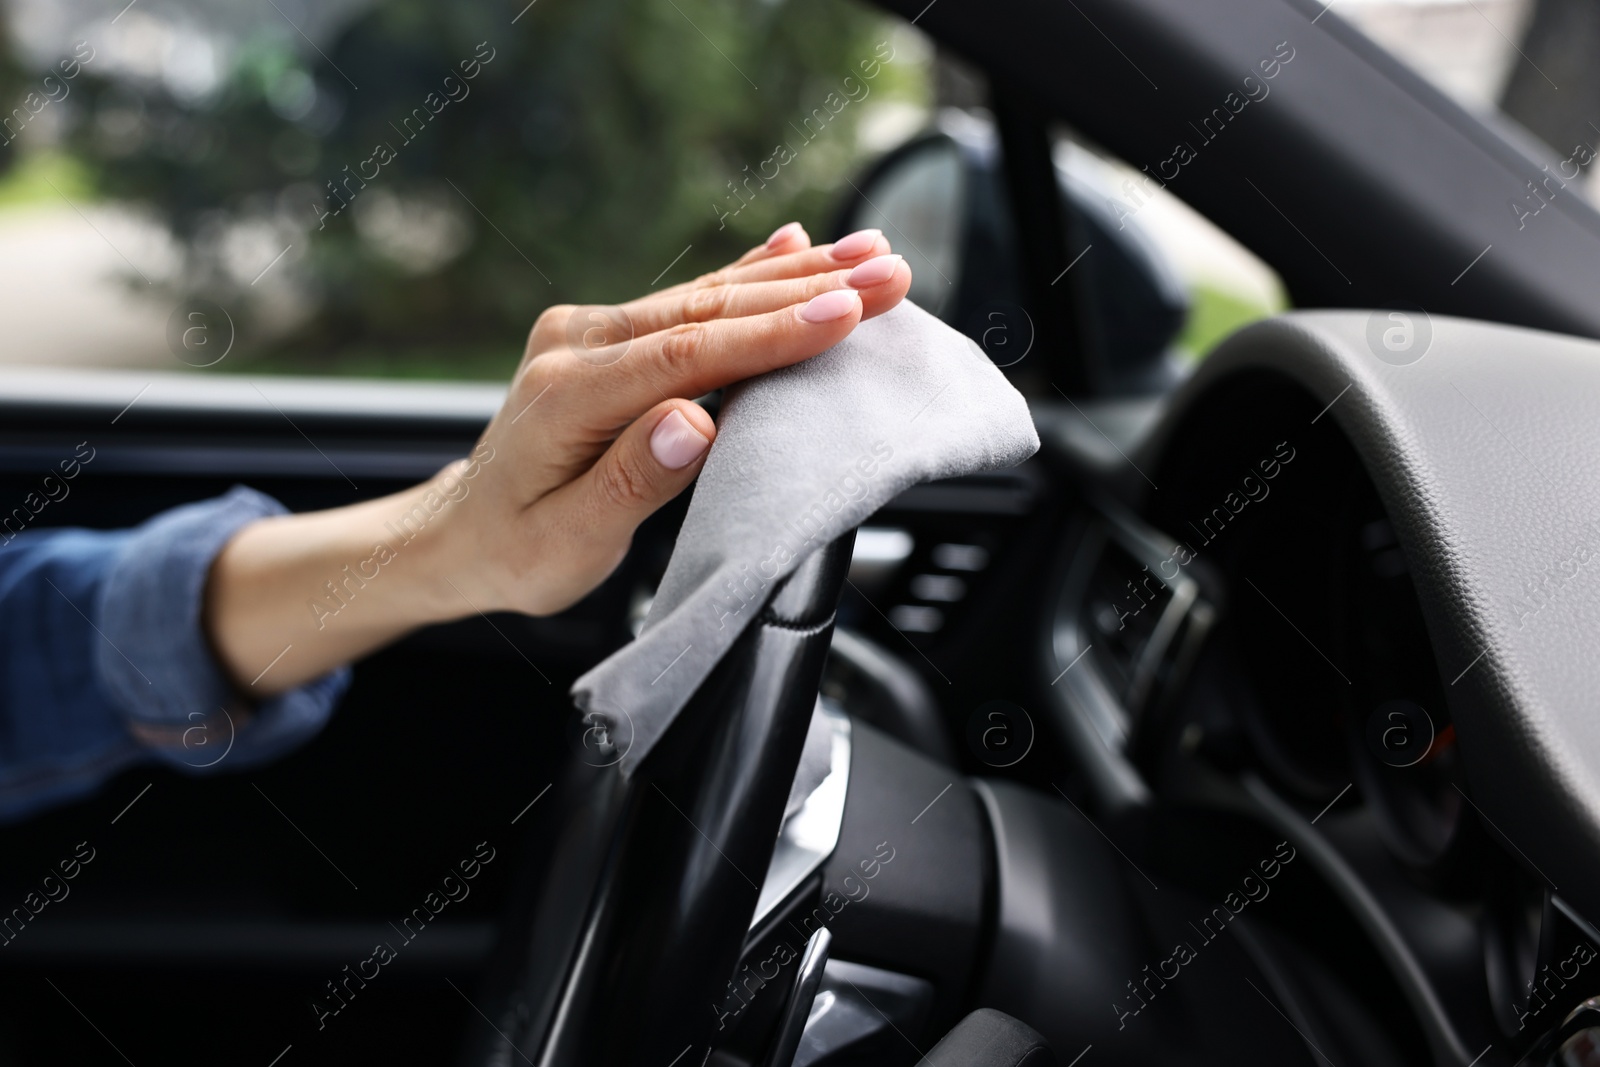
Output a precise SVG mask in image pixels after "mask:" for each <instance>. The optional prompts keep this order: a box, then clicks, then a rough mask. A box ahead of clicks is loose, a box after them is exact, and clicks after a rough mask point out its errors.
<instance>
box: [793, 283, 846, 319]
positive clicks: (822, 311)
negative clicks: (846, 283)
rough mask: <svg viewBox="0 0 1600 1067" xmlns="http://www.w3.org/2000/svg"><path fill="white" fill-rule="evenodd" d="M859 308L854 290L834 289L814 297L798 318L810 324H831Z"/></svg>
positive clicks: (802, 309)
mask: <svg viewBox="0 0 1600 1067" xmlns="http://www.w3.org/2000/svg"><path fill="white" fill-rule="evenodd" d="M860 306H861V297H860V296H859V295H858V294H857V293H856V291H855V290H854V289H834V290H831V291H829V292H826V293H823V294H822V295H821V296H814V297H812V298H811V302H810V303H808V304H807V305H806V306H805V307H803V308H801V309H800V317H801V318H802V319H804V320H805V321H807V322H810V323H819V322H832V321H833V320H834V319H842V318H844V317H845V316H846V315H848V314H850V312H852V311H854V310H856V309H857V308H859V307H860Z"/></svg>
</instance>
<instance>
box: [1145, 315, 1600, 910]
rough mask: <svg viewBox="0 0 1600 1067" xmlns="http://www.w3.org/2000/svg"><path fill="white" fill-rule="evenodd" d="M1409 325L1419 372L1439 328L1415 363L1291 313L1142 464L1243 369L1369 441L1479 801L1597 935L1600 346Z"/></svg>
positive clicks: (1206, 390)
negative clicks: (1270, 379)
mask: <svg viewBox="0 0 1600 1067" xmlns="http://www.w3.org/2000/svg"><path fill="white" fill-rule="evenodd" d="M1410 314H1411V317H1412V320H1413V322H1412V326H1413V327H1414V329H1415V330H1416V333H1415V335H1414V342H1415V344H1416V345H1417V347H1416V348H1413V349H1412V350H1411V352H1410V353H1409V354H1407V356H1406V357H1405V358H1409V356H1412V355H1415V352H1416V351H1417V350H1419V349H1421V348H1422V347H1423V343H1422V342H1423V331H1424V329H1426V330H1427V331H1428V332H1429V333H1431V338H1430V339H1429V340H1428V341H1427V343H1426V346H1425V351H1424V354H1423V355H1422V357H1421V358H1419V359H1416V360H1415V361H1413V362H1409V363H1405V364H1404V365H1400V363H1399V358H1401V357H1397V356H1396V354H1395V353H1393V352H1390V351H1388V350H1387V349H1386V347H1385V346H1384V344H1383V340H1382V338H1383V331H1384V330H1386V329H1389V328H1391V327H1393V326H1396V325H1397V324H1400V322H1401V320H1390V319H1389V318H1388V312H1386V311H1380V312H1374V313H1370V314H1369V313H1368V312H1364V311H1362V312H1303V313H1291V314H1288V315H1284V316H1280V317H1278V318H1276V319H1272V320H1268V321H1266V322H1262V323H1258V324H1256V325H1254V326H1251V327H1248V328H1246V329H1244V330H1242V331H1240V332H1239V333H1238V334H1236V335H1234V336H1233V337H1232V338H1230V339H1229V340H1228V341H1226V342H1224V343H1223V345H1222V346H1220V347H1219V348H1218V349H1217V350H1216V351H1215V352H1214V353H1212V354H1211V355H1210V356H1209V357H1208V358H1207V359H1206V361H1205V363H1204V364H1202V366H1201V368H1200V369H1199V370H1198V371H1197V372H1196V374H1195V375H1194V376H1193V377H1192V378H1191V379H1190V380H1189V381H1188V382H1187V383H1186V384H1185V385H1184V387H1183V388H1182V389H1181V390H1180V392H1179V393H1178V394H1177V396H1175V397H1174V399H1173V402H1172V404H1171V405H1170V406H1169V408H1168V409H1167V411H1166V412H1165V413H1164V415H1163V417H1162V419H1161V420H1160V422H1159V423H1158V424H1157V425H1156V426H1155V427H1154V428H1153V429H1152V431H1151V433H1150V434H1149V435H1148V436H1147V437H1146V438H1145V440H1144V441H1143V443H1142V444H1141V446H1140V451H1139V452H1138V453H1136V457H1137V458H1138V461H1139V463H1140V465H1141V466H1145V465H1146V464H1147V463H1149V464H1156V463H1157V462H1158V461H1159V459H1160V457H1161V455H1162V452H1163V449H1164V448H1165V447H1168V446H1171V447H1177V446H1178V444H1179V442H1178V441H1177V440H1176V439H1175V438H1174V434H1175V432H1176V431H1177V430H1178V428H1179V427H1180V426H1181V423H1182V421H1183V419H1184V416H1185V413H1186V412H1190V411H1193V410H1195V409H1196V407H1197V405H1204V404H1205V403H1206V402H1207V398H1208V397H1209V396H1211V395H1212V394H1213V393H1214V392H1215V391H1216V390H1218V388H1219V387H1220V386H1224V385H1225V384H1226V383H1227V382H1228V381H1229V380H1230V379H1236V378H1237V376H1239V375H1241V374H1249V373H1251V372H1255V373H1257V374H1259V373H1262V372H1265V373H1266V374H1268V375H1275V376H1279V377H1281V379H1282V381H1283V385H1284V386H1285V388H1286V389H1288V390H1299V391H1302V392H1305V393H1308V394H1310V396H1311V397H1312V398H1313V399H1314V400H1315V406H1314V407H1313V408H1312V409H1311V410H1314V411H1315V410H1319V409H1320V410H1321V411H1322V414H1320V415H1318V416H1317V417H1318V418H1327V419H1332V420H1334V421H1335V422H1336V423H1337V424H1338V426H1339V427H1340V429H1341V430H1342V432H1343V433H1344V434H1345V435H1346V436H1347V437H1348V439H1349V440H1350V442H1351V444H1352V445H1353V446H1354V448H1355V450H1356V453H1357V454H1358V455H1359V457H1360V459H1361V461H1362V463H1363V465H1364V466H1365V468H1366V471H1367V474H1368V475H1369V477H1370V478H1371V479H1372V481H1373V483H1374V485H1375V487H1376V489H1377V491H1378V494H1379V497H1380V498H1381V500H1382V501H1383V504H1384V507H1385V509H1386V510H1387V512H1388V514H1389V518H1390V520H1391V522H1392V523H1393V525H1394V527H1395V529H1396V531H1397V533H1398V536H1399V539H1400V543H1401V547H1402V549H1403V550H1404V552H1405V555H1406V557H1407V561H1408V564H1409V568H1410V571H1411V574H1412V576H1413V580H1414V581H1415V583H1416V586H1417V593H1418V596H1419V598H1420V600H1421V603H1422V607H1423V611H1424V614H1425V615H1426V619H1427V624H1428V628H1429V633H1430V636H1431V639H1432V642H1433V645H1434V649H1435V654H1436V658H1437V660H1438V663H1439V670H1440V674H1441V676H1442V684H1443V686H1444V688H1445V691H1446V694H1447V699H1448V701H1449V705H1450V713H1451V716H1452V719H1453V721H1454V723H1455V725H1456V729H1457V734H1458V737H1459V739H1460V743H1461V749H1462V752H1463V756H1464V759H1465V764H1466V768H1467V775H1468V781H1469V783H1470V792H1471V798H1470V799H1471V800H1472V801H1473V802H1474V803H1475V805H1476V806H1477V808H1478V809H1479V811H1480V812H1481V813H1482V815H1484V816H1485V817H1486V819H1487V822H1488V827H1487V828H1488V829H1489V830H1490V831H1491V833H1495V832H1497V833H1498V835H1499V836H1500V837H1502V838H1503V839H1504V840H1505V841H1506V842H1507V843H1508V844H1509V846H1510V847H1511V849H1512V850H1513V851H1514V852H1517V853H1520V854H1521V855H1522V856H1523V857H1524V859H1525V860H1526V861H1527V862H1528V863H1529V865H1531V866H1532V867H1533V868H1535V869H1536V871H1537V872H1538V873H1541V874H1542V875H1543V876H1544V877H1545V878H1546V880H1547V881H1551V882H1553V885H1554V888H1555V889H1556V890H1557V891H1558V892H1559V893H1560V894H1561V895H1562V896H1563V897H1564V898H1565V899H1567V900H1568V901H1570V902H1571V903H1572V904H1574V905H1575V906H1576V907H1577V908H1578V910H1580V911H1581V912H1582V913H1584V915H1585V916H1586V917H1588V918H1589V919H1590V921H1591V922H1592V921H1594V920H1595V919H1596V918H1597V917H1600V527H1597V526H1596V523H1595V520H1596V518H1597V517H1600V343H1595V342H1592V341H1586V340H1579V339H1575V338H1570V337H1565V336H1560V335H1556V334H1551V333H1544V332H1539V331H1533V330H1525V329H1516V328H1511V327H1504V326H1498V325H1490V324H1486V323H1479V322H1472V321H1468V320H1463V319H1453V318H1442V317H1435V318H1433V319H1432V320H1431V322H1429V321H1428V320H1427V319H1426V316H1423V315H1421V314H1420V313H1416V312H1412V313H1410ZM1369 337H1371V338H1372V340H1371V341H1370V342H1369ZM1379 353H1382V354H1383V356H1384V358H1380V356H1379ZM1184 445H1185V446H1186V447H1194V446H1193V444H1192V443H1188V442H1184ZM1146 469H1149V468H1148V467H1147V468H1146ZM1135 482H1137V477H1136V476H1135V477H1134V478H1133V479H1131V480H1130V481H1129V482H1128V483H1126V484H1128V485H1130V486H1131V485H1133V484H1134V483H1135ZM1138 488H1139V489H1140V491H1142V492H1143V493H1145V494H1148V493H1149V492H1151V490H1150V488H1149V487H1148V486H1144V485H1142V484H1139V486H1138ZM1307 564H1308V565H1310V566H1315V561H1314V560H1309V561H1307Z"/></svg>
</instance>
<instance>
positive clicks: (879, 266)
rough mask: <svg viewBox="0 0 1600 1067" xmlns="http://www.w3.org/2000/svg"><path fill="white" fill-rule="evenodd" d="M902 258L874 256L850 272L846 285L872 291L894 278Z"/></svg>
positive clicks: (845, 281)
mask: <svg viewBox="0 0 1600 1067" xmlns="http://www.w3.org/2000/svg"><path fill="white" fill-rule="evenodd" d="M903 258H904V257H902V256H874V257H873V258H871V259H869V260H867V261H866V262H865V263H863V264H861V266H859V267H857V268H856V269H855V270H853V271H851V272H850V276H849V277H848V278H846V279H845V280H844V283H845V284H846V285H848V286H850V287H851V288H854V289H871V288H872V287H873V286H874V285H882V284H883V283H884V282H886V281H888V280H889V279H890V278H893V277H894V272H895V271H896V270H898V269H899V268H900V261H901V259H903Z"/></svg>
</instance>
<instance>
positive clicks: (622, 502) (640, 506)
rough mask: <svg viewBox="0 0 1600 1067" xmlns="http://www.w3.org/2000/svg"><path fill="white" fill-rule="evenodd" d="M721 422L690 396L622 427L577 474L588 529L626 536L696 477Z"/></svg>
mask: <svg viewBox="0 0 1600 1067" xmlns="http://www.w3.org/2000/svg"><path fill="white" fill-rule="evenodd" d="M716 436H717V427H716V424H715V423H714V422H712V421H711V416H710V415H708V414H706V412H705V409H704V408H702V407H700V406H699V405H698V404H695V403H693V402H692V401H688V400H665V401H662V402H661V403H660V404H657V405H656V406H655V407H653V408H651V409H650V410H649V411H647V412H645V413H644V414H643V415H641V416H640V417H639V418H637V419H635V420H634V421H633V423H632V424H631V425H630V426H629V427H628V428H627V429H626V430H623V431H622V435H621V436H620V437H618V438H617V439H616V440H615V441H613V442H612V444H611V447H610V448H608V449H606V451H605V453H604V454H603V455H602V456H601V457H600V458H599V460H597V461H596V462H595V464H594V466H592V467H590V468H589V469H588V470H587V471H585V472H584V473H583V474H582V475H580V476H579V477H578V480H577V484H575V485H573V486H572V489H573V490H574V492H573V493H572V496H573V503H574V504H575V505H576V506H577V508H578V510H579V511H580V512H581V521H582V525H583V527H584V528H587V529H589V530H591V531H593V532H594V533H595V534H598V535H599V537H600V538H601V539H602V540H610V539H611V537H612V536H615V537H618V538H619V539H621V540H623V541H626V540H627V539H628V538H630V537H632V536H633V531H634V529H635V528H636V527H637V526H638V525H639V524H640V523H641V522H643V521H644V520H645V519H647V518H648V517H649V516H650V515H651V514H652V513H653V512H655V510H656V509H657V508H659V507H661V505H663V504H665V503H666V502H667V501H669V500H671V499H672V498H673V497H675V496H677V495H678V494H679V493H681V492H683V490H684V489H685V488H686V487H687V486H688V485H689V483H690V482H692V481H694V479H695V475H697V474H699V473H700V467H701V464H702V462H703V461H704V459H705V455H706V452H707V451H708V450H709V449H710V447H711V442H712V440H713V439H714V438H715V437H716Z"/></svg>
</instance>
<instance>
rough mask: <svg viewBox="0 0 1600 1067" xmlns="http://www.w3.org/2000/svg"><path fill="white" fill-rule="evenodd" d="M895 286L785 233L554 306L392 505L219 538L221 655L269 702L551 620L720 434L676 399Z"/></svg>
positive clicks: (742, 372) (600, 574) (876, 271)
mask: <svg viewBox="0 0 1600 1067" xmlns="http://www.w3.org/2000/svg"><path fill="white" fill-rule="evenodd" d="M910 284H911V271H910V269H909V268H908V267H907V266H906V265H905V264H904V262H903V261H902V260H901V259H900V257H898V256H893V255H890V254H889V243H888V242H887V241H886V240H885V239H884V238H883V236H882V234H881V233H879V232H878V231H876V230H863V231H861V232H859V233H855V234H851V235H850V236H849V237H845V238H843V239H841V240H840V241H839V242H838V243H836V244H834V245H824V246H819V247H815V248H813V247H811V244H810V240H809V238H807V236H806V234H805V231H804V230H802V229H801V228H800V226H799V225H798V224H796V223H790V224H789V225H787V226H784V227H781V228H780V229H779V230H778V231H777V232H776V233H774V234H773V235H772V237H771V238H770V239H769V240H768V241H767V243H766V244H765V245H763V246H761V247H759V248H756V249H752V250H751V251H750V252H748V253H746V254H745V255H744V256H743V257H741V258H740V259H739V260H738V261H737V262H735V263H733V264H731V265H729V266H727V267H724V268H723V269H722V270H720V271H716V272H714V273H712V274H708V275H706V276H704V277H701V278H697V279H695V280H694V281H692V282H686V283H684V284H682V285H678V286H674V287H673V288H671V289H667V290H664V291H663V292H661V293H657V294H652V295H650V296H646V297H642V298H640V299H638V300H634V301H631V302H630V303H627V304H623V305H621V306H620V307H606V308H598V307H572V306H569V305H563V306H559V307H553V308H550V309H549V310H548V311H546V312H545V313H544V314H543V315H541V316H540V317H539V321H538V322H537V323H536V324H535V325H534V328H533V331H532V333H531V334H530V335H529V338H528V345H527V350H526V352H525V353H524V355H523V358H522V362H521V364H520V365H519V366H518V368H517V372H516V375H515V377H514V378H513V379H512V382H511V388H510V390H509V393H508V395H507V398H506V402H505V404H504V406H503V407H502V408H501V409H500V411H499V413H498V414H497V415H496V416H495V417H494V419H493V420H492V421H491V422H490V424H489V427H488V429H487V430H485V431H484V434H483V436H482V438H481V439H480V440H479V443H478V446H477V448H475V449H474V450H473V453H472V455H471V456H470V457H468V458H467V459H464V460H460V461H458V462H456V463H453V464H451V465H450V466H449V467H446V468H445V469H444V470H443V471H441V472H440V473H439V474H438V475H436V476H435V477H433V478H432V479H429V481H427V482H425V483H423V484H422V485H420V486H417V487H415V488H414V489H411V490H407V491H406V492H403V493H398V494H396V495H394V496H392V497H385V498H382V499H379V500H372V501H367V502H364V503H361V504H356V505H352V506H350V507H347V508H338V509H334V510H332V511H326V512H313V513H308V514H302V515H294V516H285V517H282V518H275V519H266V520H262V521H260V522H257V523H254V524H252V525H250V526H247V527H245V528H244V529H243V530H241V531H240V532H239V534H238V535H236V536H235V537H234V538H233V540H232V541H230V542H229V544H228V545H227V547H226V548H224V549H223V551H222V553H221V554H220V555H219V556H218V558H217V562H216V564H215V566H214V567H213V570H212V575H211V579H210V582H209V583H208V586H207V593H206V618H207V627H208V630H209V633H210V635H211V638H212V643H213V645H214V647H215V648H216V650H217V652H218V654H219V657H220V658H221V660H222V661H223V663H224V664H225V665H226V666H227V668H228V670H229V671H230V673H231V674H232V675H233V677H234V678H235V679H236V680H237V681H238V682H239V683H240V684H241V685H243V686H245V687H246V688H247V689H248V691H249V692H251V693H252V694H257V695H260V696H267V695H271V694H272V693H276V692H281V691H283V690H286V689H289V688H292V687H294V686H296V685H299V684H302V683H304V682H306V681H309V680H310V679H312V678H315V677H318V676H319V675H321V674H323V673H326V672H327V671H328V670H329V669H331V668H332V667H335V666H337V665H339V664H341V663H344V662H347V661H349V660H351V659H354V658H355V657H357V656H360V655H362V654H364V653H366V652H368V651H371V650H372V649H374V648H376V647H378V646H380V645H382V644H385V643H387V642H388V641H391V640H393V639H394V638H395V637H398V636H399V635H400V634H402V633H404V632H406V631H408V630H410V629H413V628H415V627H417V626H420V625H423V624H426V623H429V622H438V621H444V620H447V619H453V618H460V617H463V616H466V615H471V614H474V613H476V612H488V611H500V610H513V611H521V612H526V613H528V614H536V615H538V614H548V613H551V612H556V611H560V610H562V609H563V608H565V607H567V606H569V605H571V604H572V603H574V602H575V601H577V600H579V599H581V598H582V597H583V596H584V595H585V594H586V593H588V592H589V591H590V590H592V589H593V588H594V587H595V586H597V585H599V584H600V582H601V581H603V580H604V579H605V578H606V576H607V575H609V574H610V573H611V572H612V571H613V570H614V569H615V568H616V566H617V564H618V563H619V562H621V560H622V558H623V556H624V555H625V554H626V553H627V550H628V545H629V543H630V541H631V539H632V536H633V532H634V530H635V529H636V528H637V527H638V525H639V523H640V522H642V521H643V520H644V519H645V518H646V517H648V516H649V515H650V514H651V513H652V512H654V511H655V510H656V509H657V508H659V507H660V506H661V505H662V504H664V503H666V502H667V501H668V500H671V499H672V498H673V497H674V496H676V495H677V494H678V493H680V492H682V491H683V489H684V488H685V487H686V486H688V485H689V484H690V482H692V481H693V480H694V477H695V475H696V474H697V473H698V472H699V469H700V464H701V462H702V461H703V459H704V457H705V453H706V450H707V449H708V448H709V447H710V445H711V441H712V440H713V439H714V438H715V436H716V426H715V425H714V423H713V422H712V419H711V416H710V415H708V414H707V413H706V412H705V410H704V409H703V408H701V407H700V406H699V405H698V404H696V403H694V401H693V399H692V398H694V397H698V396H702V395H704V394H706V393H709V392H711V391H712V390H714V389H718V388H720V387H722V386H724V385H729V384H731V383H733V382H736V381H739V380H741V379H744V378H748V377H751V376H753V375H756V374H760V373H762V372H764V371H768V370H772V369H774V368H777V367H782V366H787V365H789V364H791V363H797V362H799V361H801V360H804V359H807V358H809V357H811V356H814V355H816V354H817V353H819V352H822V351H824V350H825V349H827V348H829V347H831V346H832V345H834V344H836V343H837V342H838V341H840V340H841V339H843V338H844V337H845V336H846V335H847V334H849V332H850V331H851V330H852V329H854V328H855V326H856V324H857V323H858V322H860V321H861V320H862V319H863V318H869V317H871V316H873V315H877V314H881V313H882V312H884V311H887V310H888V309H889V308H891V307H893V306H894V305H895V304H897V303H899V302H900V300H901V299H903V298H904V297H905V295H906V291H907V290H908V289H909V288H910ZM286 645H287V646H289V648H288V651H287V652H285V651H284V648H285V646H286ZM280 655H281V660H280V661H279V662H277V663H275V664H273V666H272V668H271V670H270V671H268V672H267V673H266V674H265V675H263V676H261V677H259V678H258V677H257V676H258V673H259V672H261V671H262V669H263V668H264V667H266V666H267V664H268V663H269V662H271V661H272V660H273V658H274V657H277V656H280ZM252 678H255V679H256V681H255V683H254V684H253V685H252V684H250V679H252Z"/></svg>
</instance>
